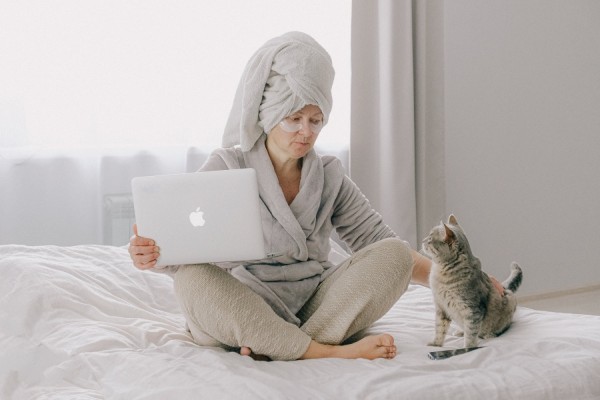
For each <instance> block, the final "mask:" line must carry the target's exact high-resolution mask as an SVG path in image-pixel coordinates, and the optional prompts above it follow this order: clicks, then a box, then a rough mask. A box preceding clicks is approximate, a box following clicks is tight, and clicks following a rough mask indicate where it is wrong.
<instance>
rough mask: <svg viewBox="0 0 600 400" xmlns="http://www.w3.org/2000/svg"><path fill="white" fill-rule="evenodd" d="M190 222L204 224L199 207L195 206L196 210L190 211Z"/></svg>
mask: <svg viewBox="0 0 600 400" xmlns="http://www.w3.org/2000/svg"><path fill="white" fill-rule="evenodd" d="M190 222H191V223H192V225H193V226H195V227H196V226H204V223H205V222H206V221H204V212H202V211H200V207H198V208H196V211H192V212H191V213H190Z"/></svg>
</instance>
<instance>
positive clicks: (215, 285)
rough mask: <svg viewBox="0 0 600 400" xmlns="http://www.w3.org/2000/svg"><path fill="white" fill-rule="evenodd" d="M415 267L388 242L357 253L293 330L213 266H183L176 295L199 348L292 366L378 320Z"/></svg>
mask: <svg viewBox="0 0 600 400" xmlns="http://www.w3.org/2000/svg"><path fill="white" fill-rule="evenodd" d="M412 268H413V259H412V256H411V254H410V249H409V247H408V246H407V245H406V244H405V243H404V242H403V241H401V240H399V239H395V238H390V239H384V240H381V241H379V242H377V243H373V244H371V245H370V246H367V247H365V248H364V249H362V250H360V251H358V252H356V253H355V254H354V255H352V256H351V257H349V258H348V259H347V260H346V261H344V262H343V263H342V265H340V266H339V267H338V269H337V270H336V271H335V272H334V273H333V274H332V275H331V276H329V277H328V278H327V279H325V280H324V281H323V282H321V283H320V284H319V286H318V287H317V290H316V291H315V294H314V295H313V296H312V297H311V298H310V299H309V300H308V302H307V303H306V304H305V305H304V307H303V308H302V309H301V310H300V311H299V312H298V314H297V316H298V318H300V320H301V321H302V325H301V326H300V327H297V326H296V325H294V324H291V323H289V322H287V321H285V320H283V319H282V318H281V317H279V316H278V315H277V314H275V312H274V311H273V310H272V309H271V307H270V306H269V305H268V304H267V303H266V302H265V301H264V300H263V298H262V297H260V296H259V295H258V294H256V293H255V292H254V291H252V290H251V289H250V288H249V287H247V286H246V285H244V284H242V283H241V282H239V281H238V280H237V279H235V278H234V277H233V276H231V275H230V274H229V273H227V272H226V271H224V270H222V269H221V268H219V267H217V266H215V265H212V264H200V265H186V266H182V267H180V268H179V270H178V271H177V273H176V275H175V294H176V296H177V299H178V300H179V304H180V305H181V308H182V311H183V314H184V316H185V318H186V320H187V322H188V326H189V328H190V331H191V333H192V336H193V338H194V341H195V342H196V343H198V344H199V345H204V346H221V347H225V348H230V349H231V348H239V347H242V346H246V347H250V348H251V349H252V351H253V352H254V353H255V354H263V355H266V356H268V357H270V358H271V359H273V360H296V359H298V358H300V357H301V356H302V355H303V354H304V353H305V352H306V350H307V349H308V346H309V344H310V342H311V340H315V341H317V342H319V343H323V344H340V343H342V342H343V341H344V340H346V339H348V338H349V337H350V336H352V335H354V334H356V333H357V332H359V331H361V330H363V329H366V328H368V327H369V326H371V324H373V322H375V321H377V320H378V319H379V318H381V317H382V316H383V315H384V314H385V313H386V312H388V310H389V309H390V308H391V307H392V306H393V305H394V304H395V303H396V301H398V299H399V298H400V296H402V294H403V293H404V292H405V291H406V288H407V287H408V284H409V282H410V279H411V275H412Z"/></svg>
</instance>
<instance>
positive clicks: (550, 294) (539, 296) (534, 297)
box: [518, 283, 600, 304]
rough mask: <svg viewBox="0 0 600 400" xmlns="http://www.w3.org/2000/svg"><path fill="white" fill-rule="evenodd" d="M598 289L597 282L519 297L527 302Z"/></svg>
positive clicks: (520, 301)
mask: <svg viewBox="0 0 600 400" xmlns="http://www.w3.org/2000/svg"><path fill="white" fill-rule="evenodd" d="M596 290H598V291H600V283H599V284H596V285H591V286H584V287H580V288H575V289H567V290H558V291H554V292H547V293H540V294H532V295H527V296H518V297H519V303H521V304H522V303H527V302H529V301H538V300H547V299H555V298H557V297H563V296H570V295H574V294H581V293H587V292H593V291H596Z"/></svg>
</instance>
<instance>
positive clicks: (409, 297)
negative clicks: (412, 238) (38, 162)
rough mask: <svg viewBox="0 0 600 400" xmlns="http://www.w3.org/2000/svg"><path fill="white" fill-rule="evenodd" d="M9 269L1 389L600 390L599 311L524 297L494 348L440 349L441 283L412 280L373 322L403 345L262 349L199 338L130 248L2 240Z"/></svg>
mask: <svg viewBox="0 0 600 400" xmlns="http://www.w3.org/2000/svg"><path fill="white" fill-rule="evenodd" d="M0 272H1V279H0V398H2V399H78V400H79V399H104V398H106V399H128V400H131V399H202V398H206V399H242V398H245V399H255V398H256V399H284V398H285V399H369V398H373V399H387V398H390V399H397V398H405V399H436V400H439V399H526V400H535V399H544V400H549V399H561V400H562V399H600V317H596V316H586V315H574V314H559V313H549V312H541V311H534V310H530V309H527V308H522V307H520V308H519V309H518V310H517V313H516V315H515V322H514V324H513V326H512V328H511V329H510V330H509V331H508V332H506V333H505V334H504V335H503V336H501V337H499V338H495V339H491V340H487V341H484V342H483V343H482V344H483V345H484V346H486V347H485V348H483V349H480V350H477V351H474V352H471V353H468V354H465V355H461V356H456V357H453V358H450V359H447V360H443V361H432V360H429V359H428V357H427V353H428V351H431V350H433V348H430V347H427V346H426V343H427V342H428V341H429V340H430V339H431V338H432V336H433V324H434V315H433V310H434V309H433V304H432V299H431V293H430V291H429V290H428V289H426V288H422V287H418V286H411V287H410V288H409V291H408V292H407V293H406V294H405V295H404V296H403V297H402V298H401V299H400V301H399V302H398V303H397V304H396V305H395V307H394V308H393V309H392V310H391V311H390V312H389V313H388V314H387V315H386V316H384V317H383V318H382V319H381V320H380V321H378V322H377V323H376V324H375V325H374V326H373V327H372V328H371V329H370V331H372V332H388V333H390V334H392V335H393V336H394V337H395V340H396V344H397V345H398V350H399V354H398V356H397V357H396V358H395V359H393V360H384V359H380V360H375V361H368V360H342V359H322V360H306V361H290V362H259V361H254V360H252V359H251V358H249V357H242V356H240V355H238V354H235V353H228V352H225V351H223V350H220V349H214V348H205V347H204V348H203V347H199V346H197V345H195V344H194V343H193V342H192V340H191V339H190V337H189V336H188V335H187V334H186V333H185V331H184V319H183V317H182V316H181V314H180V312H179V309H178V305H177V303H176V301H175V299H174V296H173V290H172V284H171V279H170V278H169V277H167V276H164V275H160V274H155V273H152V272H141V271H138V270H136V269H135V268H133V267H132V266H131V264H130V262H129V257H128V255H127V252H126V249H125V248H119V247H108V246H91V245H90V246H76V247H56V246H41V247H27V246H0ZM446 345H447V346H448V347H461V345H462V339H461V338H458V337H452V336H451V337H449V338H448V339H447V342H446Z"/></svg>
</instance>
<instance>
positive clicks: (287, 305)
mask: <svg viewBox="0 0 600 400" xmlns="http://www.w3.org/2000/svg"><path fill="white" fill-rule="evenodd" d="M265 138H266V135H264V134H263V135H262V136H261V137H260V138H259V140H258V141H257V143H256V145H255V146H254V147H252V149H251V150H250V151H247V152H243V151H242V150H241V149H240V148H239V147H230V148H220V149H217V150H215V151H214V152H213V153H212V154H211V155H210V157H209V159H208V160H207V161H206V162H205V164H204V165H203V166H202V168H200V171H214V170H224V169H237V168H254V169H255V170H256V171H257V176H258V188H259V195H260V199H261V217H262V225H263V234H264V241H265V246H266V252H267V254H268V255H269V258H267V259H264V260H259V261H253V262H251V263H244V264H239V263H238V264H231V263H219V264H218V265H219V266H221V267H223V268H226V269H228V270H230V272H231V274H232V275H233V276H234V277H236V278H237V279H238V280H240V281H241V282H242V283H244V284H246V285H247V286H249V287H250V288H251V289H252V290H254V291H255V292H256V293H258V294H259V295H260V296H262V297H263V298H264V299H265V301H266V302H267V303H268V304H269V305H270V306H271V307H272V308H273V310H274V311H275V312H276V313H277V314H278V315H279V316H281V317H282V318H284V319H285V320H287V321H289V322H291V323H294V324H296V325H299V324H300V320H299V319H298V318H297V317H296V316H295V314H296V313H297V312H298V311H299V310H300V308H301V307H302V306H303V305H304V303H305V302H306V301H307V300H308V299H309V298H310V297H311V296H312V294H313V293H314V291H315V289H316V288H317V285H318V284H319V283H320V282H321V281H322V280H323V279H325V278H326V277H327V276H329V274H331V273H332V272H333V270H334V269H335V266H334V265H332V264H331V263H330V262H329V261H328V255H329V252H330V250H331V246H330V242H329V238H330V236H331V233H332V231H333V229H336V231H337V233H338V236H339V237H340V239H342V240H343V241H344V242H345V243H346V244H347V245H348V247H349V248H350V249H351V250H352V251H357V250H360V249H361V248H363V247H365V246H367V245H369V244H371V243H374V242H376V241H378V240H381V239H384V238H387V237H394V236H396V235H395V233H394V232H393V231H392V230H391V229H390V228H389V227H388V226H387V225H385V224H384V223H383V221H382V218H381V216H380V215H379V214H378V213H377V212H375V211H374V210H373V209H372V208H371V205H370V204H369V202H368V201H367V199H366V198H365V196H364V195H363V194H362V193H361V192H360V190H359V189H358V187H357V186H356V185H355V184H354V183H353V182H352V181H351V180H350V178H348V177H347V176H346V175H345V172H344V169H343V167H342V164H341V162H340V161H339V160H338V159H337V158H335V157H333V156H319V155H318V154H317V153H316V152H315V151H314V150H311V151H310V152H309V153H308V154H307V155H306V156H305V157H304V160H303V166H302V175H301V180H300V192H299V193H298V195H297V196H296V198H295V199H294V201H293V202H292V204H290V205H288V204H287V201H286V199H285V197H284V195H283V191H282V190H281V187H280V186H279V182H278V180H277V176H276V174H275V170H274V169H273V164H272V163H271V160H270V158H269V155H268V153H267V150H266V147H265ZM233 245H235V244H234V243H232V246H233ZM173 268H174V267H170V269H171V271H169V272H174V270H173ZM175 268H176V267H175Z"/></svg>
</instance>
